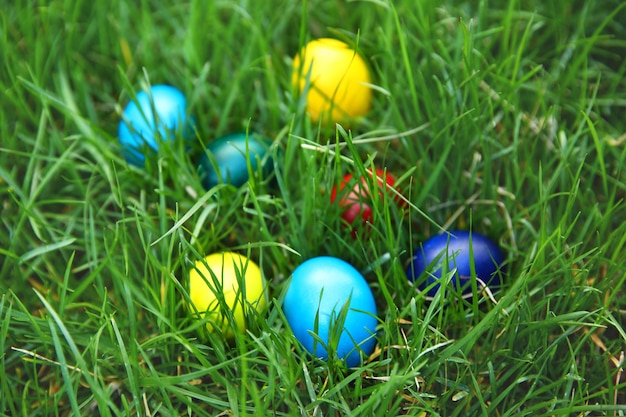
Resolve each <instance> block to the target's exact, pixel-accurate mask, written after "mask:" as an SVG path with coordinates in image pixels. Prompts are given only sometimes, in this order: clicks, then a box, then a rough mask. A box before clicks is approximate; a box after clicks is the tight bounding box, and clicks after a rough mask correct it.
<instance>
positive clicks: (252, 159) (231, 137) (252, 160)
mask: <svg viewBox="0 0 626 417" xmlns="http://www.w3.org/2000/svg"><path fill="white" fill-rule="evenodd" d="M270 144H271V143H270V142H269V141H268V140H267V139H265V138H263V137H262V136H260V135H258V134H255V133H246V132H237V133H230V134H227V135H225V136H222V137H220V138H218V139H216V140H214V141H213V142H211V143H209V144H208V145H207V147H206V149H205V152H204V153H203V154H202V155H201V156H200V160H199V161H198V173H199V175H200V180H201V181H202V185H203V186H204V188H206V189H207V190H208V189H210V188H212V187H214V186H216V185H217V184H221V183H226V184H232V185H234V186H235V187H240V186H242V185H243V184H245V183H246V182H247V181H248V180H249V179H250V177H249V173H250V172H252V173H256V172H258V170H259V168H260V169H261V171H262V172H263V174H267V173H268V172H269V169H270V168H271V161H270V158H266V154H267V152H268V150H269V147H270ZM260 165H262V166H260ZM248 168H250V171H249V170H248Z"/></svg>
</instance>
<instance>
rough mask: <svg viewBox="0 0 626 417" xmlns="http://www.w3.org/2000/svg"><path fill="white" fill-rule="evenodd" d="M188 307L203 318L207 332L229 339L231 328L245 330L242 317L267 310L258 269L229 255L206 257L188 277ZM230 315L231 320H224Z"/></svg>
mask: <svg viewBox="0 0 626 417" xmlns="http://www.w3.org/2000/svg"><path fill="white" fill-rule="evenodd" d="M189 297H190V299H191V303H192V305H190V306H189V308H190V311H191V312H192V314H194V315H196V316H197V317H198V318H207V319H208V322H207V329H208V330H209V331H214V330H215V329H220V330H221V331H222V332H223V333H224V334H225V335H226V336H227V337H232V336H233V334H234V333H233V328H232V326H234V327H235V328H236V329H237V330H239V331H244V330H245V329H246V317H247V316H249V315H250V314H251V313H252V312H253V310H256V311H257V312H262V311H263V310H264V309H265V307H266V306H267V296H266V294H265V281H264V279H263V276H262V273H261V269H260V268H259V266H258V265H257V264H255V263H254V262H253V261H251V260H250V259H248V258H246V257H245V256H242V255H239V254H237V253H233V252H221V253H214V254H211V255H208V256H207V257H206V258H204V259H203V260H199V261H197V262H196V263H195V267H194V268H193V269H192V270H191V271H190V273H189ZM230 314H232V318H233V320H232V321H231V320H229V319H228V315H230Z"/></svg>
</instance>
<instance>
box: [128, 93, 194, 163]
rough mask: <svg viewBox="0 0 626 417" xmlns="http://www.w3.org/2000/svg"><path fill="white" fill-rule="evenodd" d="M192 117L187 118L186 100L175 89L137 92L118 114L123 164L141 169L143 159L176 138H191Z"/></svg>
mask: <svg viewBox="0 0 626 417" xmlns="http://www.w3.org/2000/svg"><path fill="white" fill-rule="evenodd" d="M193 126H194V121H193V117H191V116H189V115H188V114H187V100H186V98H185V95H184V94H183V93H182V92H181V91H180V90H178V89H176V88H174V87H172V86H169V85H154V86H152V87H151V88H150V90H149V91H148V92H146V91H140V92H139V93H138V94H137V96H136V97H135V100H132V101H130V102H129V103H128V104H127V105H126V107H125V108H124V110H123V112H122V118H121V120H120V122H119V125H118V139H119V142H120V145H121V146H122V153H123V155H124V157H125V158H126V160H127V161H128V162H129V163H131V164H133V165H136V166H143V165H144V163H145V158H146V155H147V154H149V153H154V152H156V151H157V150H158V148H159V146H160V145H161V144H163V143H166V142H168V141H172V140H174V139H175V138H176V137H179V136H181V137H183V138H185V139H189V138H191V137H192V136H193Z"/></svg>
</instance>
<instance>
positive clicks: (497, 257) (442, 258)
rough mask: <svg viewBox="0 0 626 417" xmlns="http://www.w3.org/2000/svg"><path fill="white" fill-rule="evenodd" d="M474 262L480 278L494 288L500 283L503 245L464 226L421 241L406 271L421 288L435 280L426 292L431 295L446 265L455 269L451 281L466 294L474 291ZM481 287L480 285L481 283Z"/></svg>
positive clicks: (435, 290) (434, 292)
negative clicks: (462, 228) (499, 245)
mask: <svg viewBox="0 0 626 417" xmlns="http://www.w3.org/2000/svg"><path fill="white" fill-rule="evenodd" d="M472 262H473V263H474V268H475V271H476V277H477V278H478V279H480V280H481V281H482V282H483V283H484V284H486V285H487V286H489V288H491V289H495V288H498V287H499V286H500V271H501V265H502V263H503V262H504V255H503V254H502V251H501V249H500V248H499V247H498V245H497V244H496V243H494V242H493V241H492V240H491V239H489V238H488V237H486V236H484V235H481V234H480V233H476V232H469V231H464V230H455V231H452V232H448V233H442V234H440V235H437V236H433V237H431V238H430V239H428V240H426V241H425V242H423V243H422V244H420V247H419V248H418V249H417V250H416V251H415V253H414V254H413V258H412V259H411V262H410V263H409V265H408V267H407V270H406V274H407V276H408V278H409V280H411V281H414V282H420V284H419V288H420V289H421V290H425V289H426V288H427V287H429V286H430V285H431V284H433V283H436V285H434V286H433V287H432V288H430V289H429V290H428V292H427V294H428V295H429V296H434V295H435V294H436V293H437V290H438V289H439V286H440V285H439V283H438V282H439V280H440V279H441V277H442V274H443V272H442V270H443V268H442V265H447V271H448V272H451V271H453V270H454V269H456V273H455V274H454V276H453V278H452V283H453V284H454V285H455V286H456V288H462V291H463V294H464V295H467V294H471V292H472V285H471V276H472V269H471V264H472ZM480 288H481V285H478V289H479V290H480Z"/></svg>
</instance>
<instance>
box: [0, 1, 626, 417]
mask: <svg viewBox="0 0 626 417" xmlns="http://www.w3.org/2000/svg"><path fill="white" fill-rule="evenodd" d="M625 25H626V5H625V4H624V3H623V2H620V1H617V0H606V1H586V2H581V3H577V4H573V3H572V2H568V1H564V0H562V1H561V0H557V1H553V2H539V1H529V2H523V1H520V0H513V1H509V2H495V1H479V2H464V1H444V2H434V1H420V2H415V1H412V0H398V1H391V0H388V1H385V0H380V1H378V0H372V1H337V2H324V1H315V0H312V1H302V2H289V1H278V0H276V1H267V2H251V1H245V0H237V1H201V0H195V1H181V2H177V3H169V2H163V1H158V0H153V1H150V0H143V1H140V2H127V1H122V0H112V1H109V2H104V1H99V0H98V1H93V2H89V1H84V0H77V1H25V0H17V1H14V2H12V4H10V5H4V6H3V7H2V10H0V29H1V30H0V62H1V63H2V71H0V104H1V111H0V203H1V205H0V219H1V221H2V225H3V233H0V290H1V292H2V296H1V298H0V319H1V322H0V352H1V353H0V374H1V375H3V377H2V378H1V379H0V413H2V414H3V415H7V416H17V415H29V416H37V415H42V416H48V415H60V416H65V415H102V416H109V415H164V416H174V415H194V416H196V415H197V416H203V415H237V416H238V415H247V414H252V415H313V416H326V415H367V416H372V415H374V416H375V415H379V416H382V415H416V416H439V415H441V416H459V415H489V416H494V415H496V416H512V415H515V416H524V415H528V416H555V415H623V414H624V411H626V405H624V404H625V401H626V397H625V396H624V388H625V383H624V381H623V377H622V366H623V364H622V361H623V354H622V352H623V350H624V341H625V340H626V332H625V331H624V302H625V301H626V297H625V295H624V291H623V289H622V286H623V284H624V280H625V279H626V266H625V264H624V258H625V255H626V238H625V236H626V223H625V220H626V208H625V206H624V202H623V199H624V196H625V195H626V185H625V182H626V175H625V174H624V166H625V161H626V139H625V136H624V135H625V134H626V128H625V122H624V120H625V118H624V114H625V111H626V109H625V107H626V77H625V72H626V61H625V60H624V56H625V55H626V27H625ZM322 36H324V37H326V36H329V37H335V38H339V39H342V40H344V41H347V42H349V43H356V42H357V40H358V45H359V48H360V52H361V53H362V54H363V56H364V57H365V58H366V59H367V60H368V62H369V64H370V66H371V69H372V72H373V76H374V83H375V84H376V85H377V86H378V88H377V92H376V94H375V104H374V108H373V110H372V112H371V113H370V114H369V115H368V116H367V118H366V119H365V120H363V121H362V123H360V124H359V125H358V126H353V127H352V128H351V129H350V130H348V129H347V127H346V128H343V127H338V128H337V129H336V130H330V131H329V130H320V129H318V128H317V127H316V126H315V125H311V123H310V122H309V121H308V120H307V117H306V114H305V112H304V109H303V103H302V101H301V100H300V99H299V97H298V95H297V93H296V92H295V91H293V88H292V86H291V85H290V72H291V66H290V63H291V59H292V57H293V56H294V55H295V53H296V52H297V51H298V49H299V48H300V46H301V45H303V44H304V43H305V42H307V41H308V40H310V39H313V38H317V37H322ZM157 83H168V84H172V85H174V86H176V87H178V88H179V89H181V90H183V91H184V92H185V94H186V95H187V97H188V100H189V105H190V111H191V113H193V114H194V115H195V116H196V118H197V120H198V122H199V123H198V130H199V132H198V137H197V141H196V143H194V145H193V147H192V148H193V149H192V150H191V152H185V150H183V149H175V150H174V151H173V152H170V153H168V154H161V155H159V156H158V158H155V159H154V160H153V161H152V162H151V163H149V164H148V165H147V167H146V169H145V170H142V169H136V168H132V167H130V166H128V165H127V164H126V162H125V161H124V160H123V158H122V156H121V152H120V150H119V146H118V142H117V139H116V131H117V123H118V121H119V112H120V110H121V108H122V107H123V106H124V105H125V104H126V102H127V101H128V100H129V99H130V97H131V96H132V94H133V92H134V91H138V90H140V89H141V88H145V86H147V85H149V84H157ZM245 129H252V130H255V131H258V132H260V133H262V134H264V135H265V136H267V137H268V138H270V139H271V140H272V141H273V142H274V149H275V152H276V156H277V158H275V159H276V161H277V162H276V164H275V170H274V173H273V175H271V176H270V177H268V178H265V179H259V180H255V181H252V182H251V183H250V184H249V185H246V186H244V187H242V188H240V189H235V188H232V187H219V188H218V189H215V190H211V191H209V192H206V191H205V190H203V188H202V186H201V184H200V181H199V179H198V178H197V175H196V168H195V160H194V158H195V155H197V154H198V152H200V151H201V149H202V147H203V145H204V144H206V143H208V142H209V141H210V140H212V139H214V138H216V137H218V136H220V135H222V134H225V133H228V132H231V131H234V130H245ZM303 144H304V145H309V146H304V147H303V146H302V145H303ZM312 144H318V145H319V146H318V148H317V150H315V149H311V148H312V146H311V145H312ZM339 144H341V145H340V147H338V146H337V145H339ZM314 147H315V146H313V148H314ZM278 156H280V157H278ZM340 156H342V157H343V158H340ZM347 161H349V163H348V162H347ZM371 164H374V165H376V166H380V167H384V168H386V169H388V170H389V171H390V172H393V173H394V175H396V177H398V178H399V188H400V189H401V190H402V192H403V193H404V194H405V195H406V197H407V199H408V200H409V201H410V203H411V204H410V206H409V208H408V209H407V210H406V211H407V213H403V212H402V211H401V210H399V209H397V208H396V207H393V206H387V205H383V204H382V202H381V204H380V205H379V206H378V207H374V211H375V213H377V216H376V220H375V221H374V224H373V225H372V230H371V234H370V235H369V237H368V238H367V239H357V240H354V239H353V238H352V235H351V233H350V231H349V230H346V228H343V227H342V226H341V221H340V212H339V209H338V208H337V207H335V206H331V205H329V204H328V201H329V196H328V194H329V193H328V191H329V189H330V188H331V187H332V185H334V184H336V183H337V182H338V181H339V180H340V178H341V176H342V175H343V174H344V173H345V172H351V171H356V172H359V171H360V172H363V171H364V170H365V169H366V168H367V167H369V166H371ZM470 227H471V228H472V229H474V230H476V231H480V232H481V233H484V234H487V235H489V236H490V237H492V238H493V239H494V240H496V241H498V242H499V243H500V245H501V246H502V247H503V248H504V249H505V251H506V253H507V261H506V268H507V274H506V277H505V283H504V286H503V288H502V289H501V291H499V292H497V293H495V298H496V300H497V304H494V303H493V302H492V301H490V300H489V299H487V298H484V297H474V298H472V299H469V300H462V299H452V300H447V301H444V300H442V299H436V300H434V301H429V300H425V299H424V297H423V296H422V295H421V294H419V293H417V292H416V291H415V289H414V288H413V287H411V286H410V285H409V284H408V282H407V280H406V276H405V275H404V265H405V263H406V262H407V260H408V259H409V258H410V256H411V252H412V251H413V250H414V249H415V248H416V247H417V245H418V244H419V242H420V241H423V240H424V239H426V238H427V237H429V236H431V235H433V234H436V233H438V232H439V231H440V229H441V228H462V229H467V228H470ZM225 249H229V250H235V251H239V252H241V253H244V254H248V255H249V256H250V257H251V258H252V259H253V260H255V262H257V263H259V265H260V266H261V268H262V269H263V271H264V274H265V277H266V278H267V280H268V282H269V291H270V297H271V300H272V303H271V306H270V308H269V309H268V311H267V312H265V313H264V314H263V315H262V316H261V317H256V320H255V319H254V318H253V320H251V322H250V329H249V333H248V334H245V335H244V334H240V335H237V337H236V338H235V339H234V340H233V341H230V342H229V341H226V340H224V339H223V338H222V337H221V336H220V335H210V336H209V335H206V334H204V333H203V332H202V331H201V327H202V326H203V325H202V324H201V323H198V322H193V321H192V320H191V319H190V318H189V317H187V314H186V312H185V307H184V303H185V301H184V300H185V299H186V297H187V295H186V278H187V275H188V272H189V269H190V268H191V266H192V265H193V263H194V262H195V261H196V260H197V259H199V258H201V257H203V256H204V255H206V254H208V253H212V252H216V251H219V250H225ZM316 255H333V256H337V257H340V258H342V259H345V260H347V261H349V262H350V263H352V264H353V265H354V266H355V267H356V268H357V269H359V270H362V271H364V272H365V277H366V279H367V280H368V282H369V283H370V285H371V287H372V290H373V291H374V294H375V296H376V299H377V303H378V309H379V318H380V326H379V330H380V332H379V334H378V347H377V351H376V352H375V354H374V355H373V357H372V358H370V360H369V361H367V362H366V363H365V364H364V365H363V366H362V367H360V368H356V369H345V368H343V367H342V366H341V365H340V364H337V363H329V364H325V363H323V362H320V361H317V360H311V359H310V358H308V357H307V356H306V355H305V354H304V353H303V352H302V349H301V348H300V347H299V346H298V344H297V341H295V339H294V338H293V336H292V335H291V333H290V332H289V329H288V327H287V326H286V323H285V320H284V317H283V315H282V312H281V310H280V301H281V297H282V294H284V290H285V282H286V279H287V278H288V277H289V274H290V272H291V271H292V270H293V269H294V268H295V267H296V266H297V265H298V264H299V263H301V262H302V261H303V260H305V259H307V258H309V257H312V256H316Z"/></svg>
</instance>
